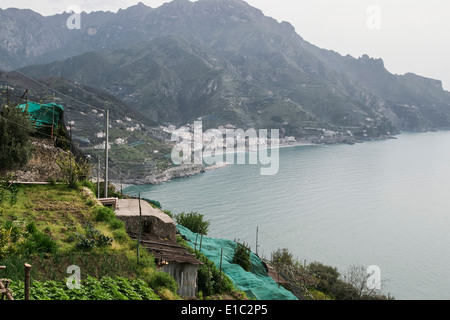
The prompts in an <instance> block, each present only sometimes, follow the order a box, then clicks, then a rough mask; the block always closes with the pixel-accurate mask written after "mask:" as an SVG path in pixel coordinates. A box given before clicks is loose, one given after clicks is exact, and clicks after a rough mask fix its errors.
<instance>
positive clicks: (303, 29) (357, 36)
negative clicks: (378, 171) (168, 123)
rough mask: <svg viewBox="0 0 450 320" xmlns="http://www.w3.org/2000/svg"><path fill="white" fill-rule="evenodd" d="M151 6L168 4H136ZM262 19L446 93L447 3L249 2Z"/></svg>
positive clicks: (107, 4)
mask: <svg viewBox="0 0 450 320" xmlns="http://www.w3.org/2000/svg"><path fill="white" fill-rule="evenodd" d="M140 1H141V2H143V3H145V4H146V5H148V6H151V7H153V8H155V7H158V6H160V5H161V4H163V3H165V2H169V1H168V0H166V1H164V0H140ZM138 2H139V0H89V1H88V0H62V1H56V0H39V1H35V0H1V3H0V8H2V9H5V8H9V7H15V8H28V9H32V10H33V11H36V12H39V13H41V14H43V15H52V14H56V13H61V12H63V11H65V10H66V9H67V8H68V7H69V6H72V5H76V6H78V7H79V8H80V9H81V10H82V11H86V12H91V11H98V10H103V11H113V12H116V11H117V10H118V9H119V8H127V7H129V6H131V5H135V4H137V3H138ZM247 3H249V4H250V5H252V6H254V7H257V8H259V9H261V10H262V11H263V12H264V14H265V15H267V16H271V17H273V18H275V19H277V20H278V21H288V22H290V23H291V24H292V25H293V26H294V27H295V29H296V31H297V33H298V34H299V35H301V36H302V37H303V38H304V39H305V40H307V41H309V42H311V43H312V44H315V45H317V46H319V47H321V48H325V49H329V50H334V51H337V52H339V53H340V54H342V55H346V54H350V55H352V56H354V57H360V56H361V55H363V54H368V55H369V56H371V57H374V58H382V59H383V60H384V63H385V66H386V68H387V69H388V70H389V71H390V72H392V73H395V74H404V73H406V72H413V73H416V74H419V75H422V76H425V77H429V78H434V79H439V80H442V82H443V85H444V88H445V89H446V90H448V91H450V41H449V39H448V33H449V31H450V1H449V0H428V1H425V0H276V1H275V0H247Z"/></svg>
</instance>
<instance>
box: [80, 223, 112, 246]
mask: <svg viewBox="0 0 450 320" xmlns="http://www.w3.org/2000/svg"><path fill="white" fill-rule="evenodd" d="M84 229H85V233H86V234H85V235H82V234H80V233H78V234H77V238H78V242H77V244H76V245H75V246H76V248H78V249H80V250H91V249H93V248H95V247H106V246H109V245H111V244H112V242H113V238H111V237H108V236H105V235H103V234H101V232H100V231H99V230H97V229H95V228H94V226H93V225H92V224H91V223H90V222H87V223H86V224H85V226H84Z"/></svg>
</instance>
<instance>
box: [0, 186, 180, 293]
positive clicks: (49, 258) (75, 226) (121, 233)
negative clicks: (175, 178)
mask: <svg viewBox="0 0 450 320" xmlns="http://www.w3.org/2000/svg"><path fill="white" fill-rule="evenodd" d="M12 186H14V188H12V189H11V187H12ZM11 190H12V192H11ZM0 194H1V196H2V197H1V202H0V265H4V266H6V267H7V268H6V270H2V271H1V272H2V274H1V276H2V277H5V278H9V279H10V280H12V288H20V282H23V265H24V263H29V264H31V265H32V270H31V278H32V281H33V283H36V284H35V285H34V286H35V287H33V288H36V290H38V291H39V290H41V289H42V288H48V286H49V284H48V281H54V282H51V283H53V284H58V285H55V290H58V288H60V287H61V286H62V284H61V283H65V282H66V279H67V278H68V277H69V276H70V275H71V273H67V268H68V267H69V266H72V265H76V266H78V267H79V268H80V270H81V281H82V283H85V284H92V283H93V281H94V280H93V279H92V278H96V279H98V281H99V283H97V284H95V286H102V283H103V282H102V281H103V280H102V279H103V278H105V277H107V278H110V279H116V280H110V281H122V280H118V279H117V277H120V278H125V279H129V281H131V282H130V285H138V286H142V285H143V283H141V282H136V281H138V280H137V279H141V280H142V281H143V282H144V283H146V285H147V286H148V283H152V282H155V280H157V279H160V278H161V276H160V273H159V272H157V271H156V268H155V264H154V259H153V257H152V256H151V255H150V254H149V253H148V252H146V251H141V252H140V259H139V264H138V263H137V257H136V245H137V243H136V242H135V241H133V240H132V239H130V238H129V237H128V235H127V233H126V231H125V229H124V225H123V223H122V222H121V221H119V220H118V219H117V218H115V215H114V213H113V212H112V210H111V209H108V208H106V207H103V206H100V205H97V204H96V201H95V197H94V196H93V195H92V192H91V191H90V190H89V189H87V188H85V187H82V186H78V187H77V188H70V187H69V186H68V185H65V184H58V185H17V184H14V185H11V184H9V183H5V182H4V183H3V184H2V185H1V188H0ZM12 200H14V201H12ZM171 280H172V281H169V280H167V279H165V282H164V281H163V282H161V281H160V282H159V287H158V288H156V289H157V290H158V293H159V294H160V296H162V297H163V298H170V299H177V295H176V293H175V292H176V287H175V290H174V289H173V282H174V280H173V279H171ZM105 281H107V280H105ZM124 281H125V280H124ZM133 281H134V282H133ZM122 282H123V281H122ZM161 283H162V284H161ZM165 283H167V284H168V286H167V287H170V288H171V290H172V292H171V291H170V290H166V287H164V284H165ZM39 288H41V289H39ZM42 290H43V289H42ZM42 290H41V291H42ZM86 290H87V289H86ZM105 290H106V289H105ZM149 290H152V289H151V288H150V287H149V288H148V290H147V291H149ZM173 291H175V292H173ZM66 294H68V295H69V296H70V295H71V294H72V293H67V292H66ZM73 294H75V295H78V294H79V296H78V297H88V296H89V294H88V292H86V291H84V292H78V293H73ZM154 296H156V294H155V295H154ZM19 297H20V295H19ZM36 297H37V298H43V299H45V297H43V296H40V295H39V294H37V296H36ZM51 297H52V295H51V294H50V293H49V296H47V298H51ZM152 297H153V295H152ZM60 298H62V297H60ZM97 298H98V299H101V298H102V297H97ZM113 298H117V296H115V297H113Z"/></svg>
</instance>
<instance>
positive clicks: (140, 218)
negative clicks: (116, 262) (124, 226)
mask: <svg viewBox="0 0 450 320" xmlns="http://www.w3.org/2000/svg"><path fill="white" fill-rule="evenodd" d="M141 230H142V210H141V194H139V236H138V245H137V264H138V265H139V246H140V244H141Z"/></svg>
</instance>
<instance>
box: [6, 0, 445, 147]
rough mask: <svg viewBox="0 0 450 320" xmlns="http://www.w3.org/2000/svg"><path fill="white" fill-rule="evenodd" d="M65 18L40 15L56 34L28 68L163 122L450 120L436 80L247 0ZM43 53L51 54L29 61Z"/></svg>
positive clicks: (367, 133)
mask: <svg viewBox="0 0 450 320" xmlns="http://www.w3.org/2000/svg"><path fill="white" fill-rule="evenodd" d="M22 13H23V12H22ZM2 14H4V12H2V11H0V15H2ZM67 17H68V14H66V15H65V14H60V15H55V16H51V17H48V18H45V17H42V18H39V19H48V21H49V24H50V25H52V26H53V27H52V28H53V32H54V33H56V32H58V39H59V41H60V42H53V43H49V44H48V45H49V46H50V47H51V45H52V44H55V48H54V49H52V50H48V51H47V52H45V53H43V54H41V53H42V52H43V51H45V50H44V46H39V48H37V49H35V50H30V52H29V54H28V56H29V57H30V58H29V60H27V61H28V62H26V63H25V64H27V66H25V67H24V68H22V69H21V71H22V72H24V73H26V74H28V75H31V76H33V77H36V78H40V77H49V76H51V77H61V78H67V79H69V80H71V81H75V82H80V83H82V84H84V85H88V86H93V87H96V88H97V89H100V90H105V91H106V92H109V93H110V94H113V95H115V96H116V97H118V98H120V99H124V101H126V102H127V103H128V104H129V105H130V106H132V107H133V108H136V110H138V111H139V112H141V113H142V114H146V115H148V116H149V118H152V119H154V120H155V121H156V122H158V123H160V124H163V125H169V124H174V125H177V126H179V125H184V124H186V123H191V122H192V121H193V120H195V119H199V118H201V119H202V120H203V121H204V122H205V126H206V127H217V126H220V125H225V124H227V123H232V124H234V125H236V126H240V127H245V128H247V127H255V128H269V127H271V128H279V129H281V131H282V133H284V134H286V135H293V136H296V137H299V138H302V137H303V138H304V137H307V136H308V135H311V134H310V133H308V132H307V130H306V128H311V127H313V128H317V129H329V130H333V131H336V132H340V133H342V134H344V135H346V134H348V132H349V131H350V136H356V137H357V139H364V138H378V137H384V136H389V135H391V134H394V133H396V132H398V131H400V130H416V131H417V130H418V131H423V130H430V129H432V130H434V129H441V128H450V110H449V109H450V93H449V92H447V91H445V90H443V88H442V82H439V80H434V79H428V78H425V77H421V76H418V75H414V74H405V75H394V74H392V73H390V72H389V71H388V70H387V69H386V68H385V66H384V62H383V60H381V59H373V58H370V57H368V56H367V55H363V56H361V57H359V58H354V57H351V56H349V55H347V56H341V55H340V54H339V53H337V52H334V51H332V50H325V49H321V48H318V47H317V46H314V45H313V44H311V43H309V42H307V41H306V40H304V39H303V38H302V37H301V36H300V35H299V34H298V33H297V32H296V30H295V28H294V27H293V26H292V25H291V24H290V23H288V22H278V21H277V20H275V19H273V18H271V17H267V16H265V15H264V14H263V12H262V11H261V10H259V9H257V8H254V7H252V6H250V5H249V4H247V3H246V2H244V1H241V0H225V1H217V0H199V1H196V2H190V1H188V0H177V1H172V2H168V3H165V4H163V5H161V6H160V7H157V8H151V7H148V6H146V5H144V4H142V3H139V4H137V5H135V6H132V7H129V8H127V9H121V10H119V11H118V12H117V13H111V12H93V13H89V14H87V13H82V15H81V19H82V20H81V21H82V29H81V30H67V28H66V30H62V29H64V28H62V29H61V25H63V24H65V20H66V19H67ZM0 21H1V20H0ZM50 22H51V23H50ZM1 23H2V22H0V24H1ZM13 25H14V23H13ZM57 25H59V29H58V28H57V27H55V26H57ZM10 29H11V28H10ZM31 38H33V37H31ZM0 39H2V33H1V32H0ZM0 43H1V42H0ZM19 44H20V43H19ZM58 44H60V46H59V47H58ZM66 44H67V45H66ZM19 47H20V46H19ZM6 49H7V48H6ZM6 49H5V48H0V50H6ZM146 50H147V52H146ZM12 52H14V50H12ZM33 53H35V54H36V56H35V57H31V56H32V54H33ZM146 54H147V55H146ZM69 55H70V57H69ZM57 56H58V57H59V58H58V59H56V57H57ZM11 59H13V58H11ZM120 59H122V61H120ZM55 60H58V61H57V62H55ZM38 61H39V62H45V61H47V64H40V65H34V66H29V64H30V63H31V64H34V63H36V62H38ZM83 70H84V71H83ZM94 70H95V72H94ZM138 73H141V74H140V75H138ZM189 75H191V77H189ZM125 87H126V88H127V90H128V91H127V92H126V94H124V92H123V88H125ZM118 88H122V90H118ZM211 89H214V90H211ZM368 119H370V120H368Z"/></svg>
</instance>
